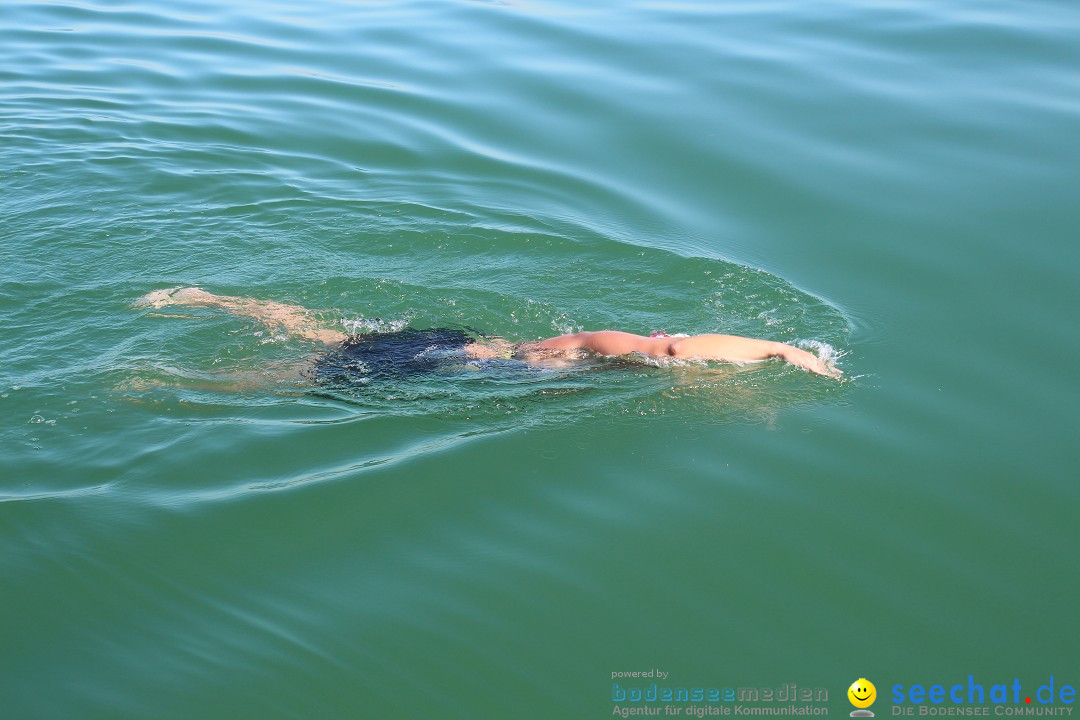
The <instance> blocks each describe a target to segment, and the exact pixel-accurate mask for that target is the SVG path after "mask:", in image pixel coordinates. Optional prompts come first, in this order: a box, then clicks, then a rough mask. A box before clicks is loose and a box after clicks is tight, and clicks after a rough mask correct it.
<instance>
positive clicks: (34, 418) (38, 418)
mask: <svg viewBox="0 0 1080 720" xmlns="http://www.w3.org/2000/svg"><path fill="white" fill-rule="evenodd" d="M43 422H45V418H43V417H41V416H40V415H31V416H30V424H31V425H37V424H39V423H43Z"/></svg>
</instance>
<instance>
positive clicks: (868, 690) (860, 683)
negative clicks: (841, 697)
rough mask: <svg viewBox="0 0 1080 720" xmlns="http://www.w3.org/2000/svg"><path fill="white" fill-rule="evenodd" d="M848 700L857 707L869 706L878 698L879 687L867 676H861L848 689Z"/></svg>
mask: <svg viewBox="0 0 1080 720" xmlns="http://www.w3.org/2000/svg"><path fill="white" fill-rule="evenodd" d="M847 696H848V700H850V701H851V704H852V705H854V706H855V707H857V708H868V707H870V706H871V705H873V704H874V701H875V700H877V688H875V687H874V683H872V682H870V681H869V680H867V679H866V678H859V679H858V680H856V681H855V682H853V683H851V687H849V688H848V689H847Z"/></svg>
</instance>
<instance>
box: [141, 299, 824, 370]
mask: <svg viewBox="0 0 1080 720" xmlns="http://www.w3.org/2000/svg"><path fill="white" fill-rule="evenodd" d="M136 305H137V306H139V307H150V308H162V307H165V306H168V305H180V306H187V307H200V306H202V307H213V308H217V309H221V310H225V311H226V312H229V313H232V314H234V315H241V316H245V317H250V318H254V319H255V320H258V321H259V322H261V323H263V324H264V325H266V326H267V327H269V328H281V329H283V330H285V331H286V332H288V333H290V334H292V335H295V336H296V337H299V338H303V339H306V340H311V341H313V342H316V343H320V344H322V345H324V346H326V347H327V348H328V349H330V348H341V347H343V346H344V347H345V348H346V349H348V348H351V347H359V346H361V345H362V344H363V343H362V339H363V336H359V337H350V336H349V335H347V334H346V333H344V332H341V331H339V330H331V329H327V328H324V327H320V326H319V322H318V320H317V319H316V318H315V316H314V315H313V314H312V312H311V311H310V310H308V309H306V308H303V307H301V306H299V305H286V304H284V303H279V302H274V301H271V300H256V299H254V298H244V297H235V296H229V295H215V294H213V293H209V292H206V291H205V290H202V289H200V288H196V287H188V288H172V289H168V290H155V291H153V292H151V293H149V294H147V295H144V296H143V297H141V298H139V300H138V301H137V302H136ZM383 335H384V336H388V335H390V334H389V333H386V334H383ZM462 343H463V344H462V345H460V346H459V347H461V348H462V350H463V354H464V355H465V356H466V357H470V358H477V359H488V358H490V359H494V358H517V359H520V360H526V361H529V362H537V363H543V362H545V361H548V360H552V359H558V358H563V359H565V358H568V357H571V356H572V354H573V353H578V354H580V353H581V352H582V351H584V352H586V353H592V354H595V355H600V356H618V355H629V354H632V353H640V354H642V355H647V356H649V357H674V358H685V359H695V360H715V361H718V362H727V363H749V362H758V361H761V360H769V359H773V358H775V359H778V360H783V361H784V362H786V363H789V364H791V365H795V366H796V367H800V368H802V369H804V370H809V371H810V372H812V373H816V374H818V375H824V376H825V377H830V378H839V377H840V376H841V375H843V373H842V372H841V371H840V370H839V369H837V368H836V367H835V366H833V365H831V364H829V363H827V362H826V361H824V360H822V359H821V358H819V357H817V356H816V355H814V354H813V353H810V352H807V351H806V350H802V349H800V348H797V347H794V346H792V345H787V344H785V343H781V342H773V341H771V340H757V339H754V338H747V337H740V336H737V335H713V334H706V335H690V336H679V335H668V334H667V333H654V334H653V336H652V337H645V336H643V335H634V334H633V333H628V332H621V331H618V330H598V331H593V332H579V333H571V334H568V335H559V336H558V337H552V338H547V339H545V340H540V341H532V342H521V343H513V342H510V341H509V340H506V339H504V338H497V337H491V338H479V339H476V340H475V341H474V342H464V340H463V341H462Z"/></svg>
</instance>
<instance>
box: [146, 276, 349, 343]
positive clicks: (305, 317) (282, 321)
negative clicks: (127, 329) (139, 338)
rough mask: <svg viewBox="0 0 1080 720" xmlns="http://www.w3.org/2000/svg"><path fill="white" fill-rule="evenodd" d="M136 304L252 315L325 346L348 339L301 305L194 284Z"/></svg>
mask: <svg viewBox="0 0 1080 720" xmlns="http://www.w3.org/2000/svg"><path fill="white" fill-rule="evenodd" d="M136 305H139V306H142V307H153V308H160V307H165V306H166V305H182V306H186V307H200V306H201V307H214V308H220V309H222V310H225V311H226V312H229V313H232V314H233V315H243V316H245V317H250V318H255V319H256V320H258V321H260V322H262V323H263V324H264V325H266V326H267V327H271V328H273V327H280V328H282V329H284V330H285V331H287V332H289V333H290V334H292V335H296V336H297V337H302V338H304V339H306V340H314V341H316V342H321V343H324V344H326V345H337V344H339V343H342V342H344V341H345V340H346V339H347V338H348V335H346V334H345V333H343V332H341V331H339V330H329V329H326V328H320V327H319V323H318V321H317V320H316V319H315V317H314V316H313V315H312V314H311V311H310V310H308V309H307V308H304V307H301V306H300V305H286V304H284V303H279V302H274V301H273V300H256V299H254V298H245V297H236V296H232V295H215V294H213V293H208V292H206V291H205V290H202V289H200V288H196V287H189V288H174V289H171V290H155V291H154V292H152V293H149V294H147V295H144V296H142V297H141V298H139V299H138V300H137V301H136Z"/></svg>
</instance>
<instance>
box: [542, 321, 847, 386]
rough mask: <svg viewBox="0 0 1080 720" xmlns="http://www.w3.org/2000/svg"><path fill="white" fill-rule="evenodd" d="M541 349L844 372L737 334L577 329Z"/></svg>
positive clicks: (798, 352) (789, 347)
mask: <svg viewBox="0 0 1080 720" xmlns="http://www.w3.org/2000/svg"><path fill="white" fill-rule="evenodd" d="M537 347H538V348H539V349H541V350H571V349H576V348H582V349H585V350H590V351H592V352H594V353H597V354H599V355H626V354H628V353H632V352H638V353H642V354H643V355H651V356H653V357H663V356H668V357H680V358H700V359H702V360H719V361H721V362H733V363H740V362H754V361H757V360H768V359H769V358H778V359H780V360H783V361H784V362H786V363H790V364H792V365H795V366H798V367H801V368H804V369H806V370H809V371H810V372H813V373H817V374H818V375H824V376H826V377H833V378H838V377H840V376H841V375H842V374H843V373H842V372H841V371H840V370H838V369H837V368H835V367H833V366H832V365H829V364H828V363H826V362H825V361H824V360H822V359H821V358H819V357H817V356H816V355H814V354H813V353H809V352H807V351H806V350H800V349H799V348H797V347H794V346H792V345H787V344H785V343H780V342H773V341H771V340H757V339H755V338H747V337H739V336H738V335H694V336H692V337H644V336H642V335H634V334H633V333H627V332H619V331H616V330H600V331H597V332H580V333H574V334H571V335H560V336H559V337H554V338H548V339H547V340H542V341H541V342H540V343H539V345H538V346H537Z"/></svg>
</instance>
